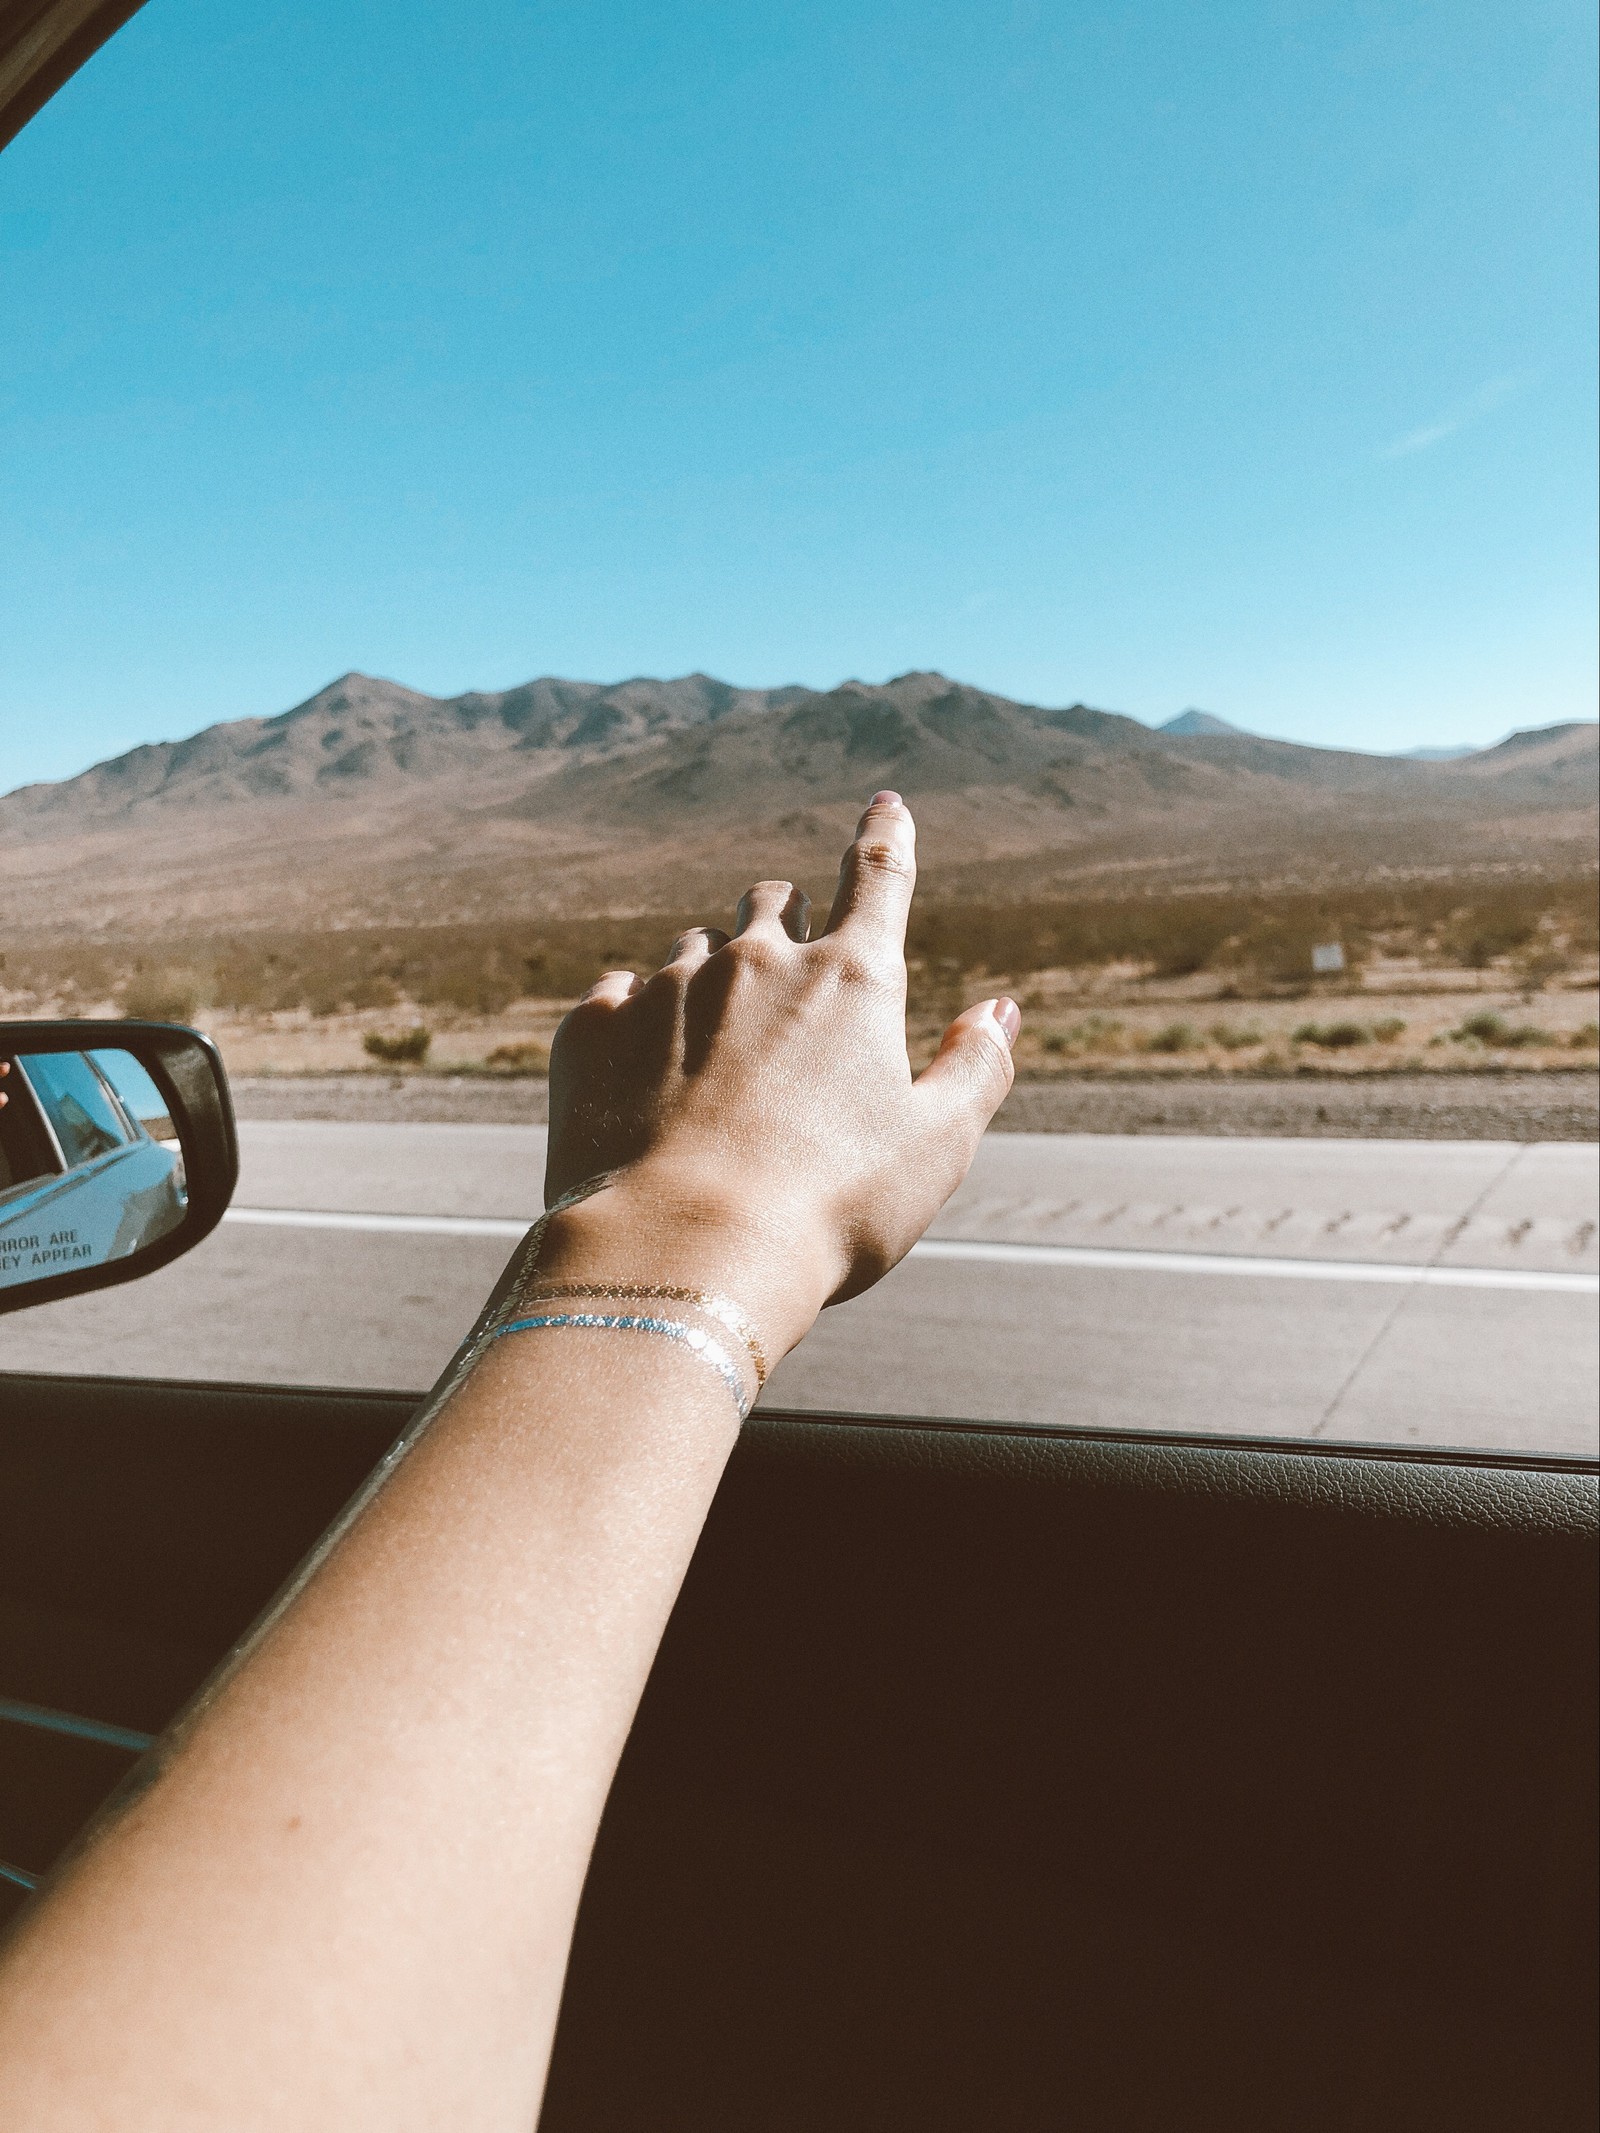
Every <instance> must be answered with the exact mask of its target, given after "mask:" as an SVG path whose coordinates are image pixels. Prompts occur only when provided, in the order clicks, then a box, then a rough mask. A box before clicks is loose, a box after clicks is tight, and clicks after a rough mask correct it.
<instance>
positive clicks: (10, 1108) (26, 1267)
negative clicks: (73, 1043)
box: [0, 1047, 188, 1288]
mask: <svg viewBox="0 0 1600 2133" xmlns="http://www.w3.org/2000/svg"><path fill="white" fill-rule="evenodd" d="M9 1067H10V1071H9V1072H8V1073H7V1074H6V1076H5V1078H4V1080H3V1082H0V1089H3V1091H4V1094H5V1098H6V1101H5V1104H4V1106H3V1107H0V1288H9V1287H14V1286H15V1285H16V1284H17V1283H19V1282H31V1281H38V1280H40V1279H41V1278H42V1277H44V1276H47V1275H50V1274H56V1273H70V1272H75V1271H77V1270H79V1269H81V1268H85V1267H94V1266H104V1265H106V1264H108V1263H109V1262H111V1261H113V1260H117V1259H125V1258H127V1257H128V1256H129V1254H130V1253H133V1252H137V1251H140V1250H142V1249H143V1248H144V1247H145V1246H146V1245H149V1244H154V1243H155V1242H156V1241H157V1240H158V1239H160V1238H162V1237H165V1236H167V1235H168V1234H169V1233H170V1232H171V1231H172V1230H174V1229H176V1228H177V1226H178V1225H179V1223H181V1222H182V1220H183V1218H184V1213H185V1210H186V1208H187V1206H188V1193H187V1187H186V1183H185V1178H184V1166H183V1153H182V1150H181V1148H180V1147H179V1144H178V1137H177V1132H176V1129H175V1128H174V1126H173V1122H172V1120H171V1118H170V1116H169V1115H168V1112H167V1105H166V1101H165V1099H164V1098H163V1096H162V1094H161V1092H160V1090H159V1089H158V1088H157V1087H156V1084H155V1082H154V1081H153V1080H152V1078H151V1076H150V1075H149V1073H148V1072H147V1071H146V1070H145V1068H144V1067H143V1066H142V1065H141V1064H140V1063H139V1061H138V1060H137V1059H136V1058H134V1056H133V1054H132V1053H131V1052H127V1051H123V1050H121V1049H119V1048H116V1047H110V1048H106V1049H97V1050H94V1051H83V1052H33V1053H28V1052H23V1053H18V1054H16V1055H14V1056H13V1058H12V1059H11V1060H10V1062H9Z"/></svg>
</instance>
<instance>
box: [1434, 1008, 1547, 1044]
mask: <svg viewBox="0 0 1600 2133" xmlns="http://www.w3.org/2000/svg"><path fill="white" fill-rule="evenodd" d="M1450 1035H1451V1037H1452V1038H1453V1039H1454V1040H1455V1042H1456V1043H1457V1044H1462V1043H1465V1042H1468V1041H1469V1040H1471V1039H1472V1038H1474V1037H1475V1038H1476V1039H1477V1041H1478V1042H1479V1043H1480V1044H1490V1045H1493V1046H1494V1047H1495V1049H1496V1050H1498V1051H1508V1050H1509V1051H1520V1050H1522V1049H1523V1048H1524V1047H1526V1046H1528V1045H1530V1044H1552V1043H1554V1042H1556V1039H1555V1038H1554V1037H1553V1036H1552V1035H1551V1033H1550V1031H1549V1030H1545V1029H1539V1028H1537V1027H1536V1026H1535V1024H1533V1023H1531V1022H1523V1023H1519V1024H1515V1025H1513V1024H1512V1023H1509V1022H1507V1021H1506V1019H1505V1017H1504V1016H1503V1015H1496V1014H1490V1013H1488V1012H1485V1013H1482V1014H1476V1015H1468V1016H1467V1017H1466V1018H1465V1020H1464V1021H1463V1022H1462V1023H1461V1026H1460V1027H1459V1028H1458V1029H1453V1030H1452V1031H1451V1032H1450Z"/></svg>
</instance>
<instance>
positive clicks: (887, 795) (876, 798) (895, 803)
mask: <svg viewBox="0 0 1600 2133" xmlns="http://www.w3.org/2000/svg"><path fill="white" fill-rule="evenodd" d="M905 804H906V803H905V802H904V800H902V799H901V797H900V795H899V794H898V793H897V792H875V793H874V794H873V795H872V798H871V799H870V800H869V801H868V802H867V805H868V807H904V806H905Z"/></svg>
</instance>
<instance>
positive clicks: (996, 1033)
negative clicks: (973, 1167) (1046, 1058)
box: [916, 994, 1022, 1162]
mask: <svg viewBox="0 0 1600 2133" xmlns="http://www.w3.org/2000/svg"><path fill="white" fill-rule="evenodd" d="M1021 1027H1022V1014H1021V1011H1020V1010H1019V1008H1018V1006H1017V1003H1016V1001H1015V1000H1011V999H1007V998H1006V997H1005V995H1004V994H1002V995H1001V997H1000V998H999V999H998V1000H980V1001H979V1002H978V1004H977V1006H976V1007H969V1008H967V1009H966V1010H965V1011H964V1012H963V1013H962V1014H959V1015H957V1016H956V1019H955V1020H954V1022H952V1023H951V1025H950V1027H949V1028H948V1029H947V1030H946V1031H945V1033H944V1037H943V1040H942V1041H941V1043H940V1046H939V1049H938V1051H937V1052H935V1054H934V1056H933V1058H932V1059H931V1060H930V1061H929V1063H928V1065H927V1066H926V1067H924V1068H923V1070H922V1072H921V1073H920V1074H919V1075H918V1076H917V1083H916V1087H917V1094H918V1096H919V1097H920V1098H921V1100H922V1101H923V1102H924V1103H926V1104H929V1105H932V1106H934V1107H935V1108H936V1109H937V1110H938V1112H939V1113H940V1115H941V1118H942V1120H943V1121H944V1122H946V1123H947V1124H948V1125H949V1126H950V1127H951V1128H952V1129H955V1130H956V1131H960V1132H964V1134H965V1137H966V1139H967V1160H968V1161H969V1162H970V1161H971V1157H972V1151H973V1149H975V1148H976V1147H977V1145H978V1141H979V1139H980V1137H981V1136H982V1133H983V1129H984V1127H985V1126H987V1125H988V1123H989V1121H990V1119H991V1118H993V1117H994V1114H995V1113H996V1111H998V1110H999V1108H1000V1106H1001V1104H1002V1103H1003V1102H1004V1101H1005V1099H1006V1097H1007V1095H1008V1094H1009V1093H1010V1089H1011V1084H1012V1082H1013V1081H1014V1080H1015V1078H1016V1072H1015V1069H1014V1068H1013V1066H1012V1064H1011V1047H1012V1045H1013V1044H1015V1043H1016V1041H1017V1032H1018V1030H1019V1029H1020V1028H1021Z"/></svg>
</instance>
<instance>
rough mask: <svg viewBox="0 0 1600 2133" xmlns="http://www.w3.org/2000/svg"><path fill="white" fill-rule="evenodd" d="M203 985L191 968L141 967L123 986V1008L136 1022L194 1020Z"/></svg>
mask: <svg viewBox="0 0 1600 2133" xmlns="http://www.w3.org/2000/svg"><path fill="white" fill-rule="evenodd" d="M199 1005H200V985H199V981H198V979H197V978H196V977H195V974H194V972H193V971H189V970H140V971H136V972H135V973H134V975H133V976H132V977H131V978H130V979H129V980H128V983H127V985H126V986H125V987H124V988H123V994H122V1012H123V1013H124V1014H125V1015H127V1016H128V1017H129V1018H130V1019H131V1020H132V1021H135V1022H192V1021H193V1020H194V1017H195V1012H196V1010H197V1009H198V1007H199Z"/></svg>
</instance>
